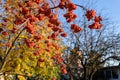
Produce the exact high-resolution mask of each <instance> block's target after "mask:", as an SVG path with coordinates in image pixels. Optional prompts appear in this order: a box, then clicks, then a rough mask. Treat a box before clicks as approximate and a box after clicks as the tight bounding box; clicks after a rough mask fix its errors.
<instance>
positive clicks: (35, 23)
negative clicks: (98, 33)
mask: <svg viewBox="0 0 120 80" xmlns="http://www.w3.org/2000/svg"><path fill="white" fill-rule="evenodd" d="M1 7H2V8H1V10H2V12H3V13H4V14H3V13H1V16H0V19H1V21H0V22H1V24H0V46H1V47H0V52H1V55H0V60H1V65H0V72H1V73H2V74H10V75H15V77H16V75H17V76H18V78H22V80H23V78H24V79H26V76H27V77H29V76H30V77H35V76H37V75H39V79H47V80H48V79H52V80H55V78H58V77H57V74H58V72H59V70H60V71H61V73H62V74H67V70H66V65H64V63H63V61H64V58H62V46H61V42H60V38H61V37H63V38H64V37H67V33H66V32H65V30H64V28H62V21H60V19H59V18H60V17H59V16H63V17H64V18H65V19H66V22H67V23H69V24H70V25H71V26H70V29H71V30H72V31H73V32H74V33H79V32H80V31H81V30H82V28H81V27H80V26H78V25H77V24H73V23H72V22H73V21H74V20H75V19H76V18H77V15H76V14H75V13H74V10H76V9H77V7H80V8H82V9H84V10H85V11H86V13H85V16H86V18H87V19H88V21H93V23H92V24H90V25H89V28H90V29H100V28H102V25H101V23H100V22H101V21H102V19H101V17H99V16H97V15H96V12H95V10H88V9H86V8H85V7H84V6H81V5H77V4H74V3H73V2H71V1H70V0H68V1H66V0H58V1H56V0H15V1H14V0H5V1H4V0H3V1H2V3H1ZM59 11H62V12H64V14H62V15H61V14H59ZM8 66H9V67H8ZM51 73H54V74H51ZM49 74H51V75H49Z"/></svg>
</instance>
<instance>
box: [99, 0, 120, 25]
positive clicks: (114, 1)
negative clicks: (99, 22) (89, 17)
mask: <svg viewBox="0 0 120 80" xmlns="http://www.w3.org/2000/svg"><path fill="white" fill-rule="evenodd" d="M97 4H98V6H99V8H104V9H105V10H106V13H108V15H109V16H110V17H111V18H112V19H113V20H115V21H117V22H119V23H120V0H98V3H97Z"/></svg>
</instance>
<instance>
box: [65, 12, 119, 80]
mask: <svg viewBox="0 0 120 80" xmlns="http://www.w3.org/2000/svg"><path fill="white" fill-rule="evenodd" d="M81 13H82V12H81ZM83 14H84V12H83ZM98 18H99V20H100V19H101V20H102V24H104V27H103V28H102V29H101V30H91V26H94V27H96V26H97V24H92V25H89V24H90V23H91V22H87V19H86V18H85V17H84V18H80V19H77V20H76V21H75V23H77V25H80V26H82V32H81V33H79V34H76V33H74V32H69V35H71V37H68V38H67V40H66V42H68V43H67V44H66V45H69V46H68V50H66V51H65V53H66V54H64V57H66V61H65V63H66V64H67V67H68V71H69V72H68V73H69V75H70V76H71V78H73V79H78V80H79V78H80V77H82V79H83V80H87V79H89V80H92V75H93V74H94V72H95V71H97V70H98V69H100V68H103V67H104V66H106V63H107V62H108V63H111V61H113V60H115V61H116V62H119V61H120V55H119V47H120V46H119V45H120V42H119V39H120V33H116V32H115V28H117V26H115V25H113V24H110V22H109V20H108V19H107V18H104V17H103V19H102V18H100V16H99V17H96V18H95V19H94V21H96V20H97V19H98ZM66 27H67V26H66ZM88 27H89V28H90V29H89V28H88ZM108 66H109V65H108Z"/></svg>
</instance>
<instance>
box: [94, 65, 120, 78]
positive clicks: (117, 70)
mask: <svg viewBox="0 0 120 80" xmlns="http://www.w3.org/2000/svg"><path fill="white" fill-rule="evenodd" d="M93 80H120V66H112V67H105V68H102V69H99V70H98V71H96V72H95V74H94V75H93Z"/></svg>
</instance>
